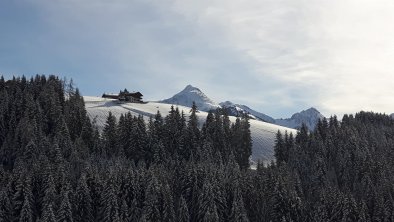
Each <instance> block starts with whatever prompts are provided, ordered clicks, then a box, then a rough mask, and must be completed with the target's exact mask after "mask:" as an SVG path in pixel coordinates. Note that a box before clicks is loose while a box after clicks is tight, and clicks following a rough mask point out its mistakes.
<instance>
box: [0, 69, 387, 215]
mask: <svg viewBox="0 0 394 222" xmlns="http://www.w3.org/2000/svg"><path fill="white" fill-rule="evenodd" d="M197 112H198V107H196V106H195V105H194V106H193V107H192V108H191V110H190V114H189V115H188V117H186V115H185V114H184V113H182V112H180V111H179V110H178V109H177V108H175V107H172V108H171V110H170V112H169V113H168V114H165V115H164V114H163V116H162V114H161V113H159V112H158V113H157V114H156V115H154V116H152V117H151V118H150V119H149V121H144V118H143V117H142V116H132V115H131V114H130V113H125V114H124V115H121V116H120V118H119V119H116V118H115V117H114V116H113V115H112V114H111V113H109V114H108V117H107V120H106V124H105V127H104V129H103V130H102V131H99V130H98V128H97V126H96V125H95V123H94V121H91V120H90V119H89V117H88V115H87V112H86V109H85V106H84V101H83V97H82V96H81V95H80V92H79V90H78V89H77V88H75V87H74V86H73V83H72V82H67V81H64V80H61V79H59V77H56V76H40V75H37V76H35V77H33V78H31V79H29V80H27V79H26V78H25V77H14V78H13V79H11V80H7V81H5V80H4V78H3V77H1V78H0V221H12V222H14V221H20V222H25V221H26V222H33V221H61V222H63V221H88V222H89V221H103V222H104V221H115V222H116V221H127V222H128V221H130V222H134V221H393V220H394V215H393V212H394V209H393V208H394V200H393V191H394V181H393V180H394V177H393V176H392V175H393V171H394V161H393V160H394V152H393V148H394V121H393V120H392V119H391V118H390V117H388V116H387V115H384V114H377V113H372V112H360V113H357V114H355V115H345V116H344V117H343V118H342V120H341V121H339V120H337V118H336V117H335V116H334V117H331V118H329V119H323V120H321V121H319V122H318V125H317V127H316V128H315V129H314V130H313V131H309V130H308V129H307V128H306V127H305V126H303V127H302V128H301V129H300V130H299V132H298V133H297V135H293V134H288V133H281V132H278V133H277V138H276V143H275V147H274V150H275V157H276V161H273V162H271V163H269V164H263V163H259V164H258V166H257V169H256V170H251V169H250V168H249V157H250V155H251V146H252V140H251V137H250V125H249V120H248V118H247V116H243V117H241V118H237V119H236V121H235V122H234V123H232V122H230V121H229V118H228V115H227V114H226V112H224V111H222V110H217V111H211V112H209V114H208V116H207V118H206V119H205V121H204V123H203V125H202V127H200V125H199V120H198V117H197V115H196V113H197Z"/></svg>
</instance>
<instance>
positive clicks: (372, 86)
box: [176, 0, 394, 114]
mask: <svg viewBox="0 0 394 222" xmlns="http://www.w3.org/2000/svg"><path fill="white" fill-rule="evenodd" d="M176 5H177V7H176V9H177V10H179V11H180V12H183V14H185V15H189V16H190V17H191V18H198V20H199V21H200V22H203V24H202V26H214V27H220V28H219V29H220V30H221V32H224V34H222V35H225V36H226V37H225V39H226V40H228V41H229V42H231V44H230V45H233V47H236V48H237V49H238V50H239V52H242V53H244V56H247V57H250V58H251V59H252V60H254V64H255V75H257V76H259V77H261V78H264V77H265V78H272V79H275V80H277V81H278V82H279V83H278V87H279V88H280V87H283V86H284V88H289V86H288V85H295V86H296V87H299V88H298V89H297V88H295V89H292V90H290V92H289V91H287V92H286V90H283V91H280V90H279V93H278V92H276V93H274V94H276V97H277V98H278V99H279V100H281V101H278V102H279V103H283V104H287V105H289V106H290V105H292V102H291V101H292V99H291V98H292V95H291V91H297V90H304V91H305V94H304V96H305V101H304V102H305V103H309V104H310V105H315V106H317V107H319V108H320V109H323V111H324V112H325V113H326V114H333V113H337V114H343V113H344V112H356V111H359V110H361V109H364V110H376V111H381V112H390V111H394V97H392V95H394V87H393V86H392V85H393V84H394V77H393V75H394V73H393V72H394V63H393V58H394V57H393V53H394V41H393V39H394V27H393V26H392V25H391V24H392V23H393V22H394V14H393V13H392V12H393V10H394V2H392V1H384V0H382V1H380V0H378V1H368V0H362V1H359V0H348V1H342V0H334V1H303V0H297V1H294V0H282V1H271V0H258V1H243V0H234V1H225V0H217V1H198V3H197V5H196V4H193V1H185V0H179V1H176ZM280 92H282V93H283V94H281V93H280ZM286 93H290V94H287V95H286ZM263 94H264V93H263ZM308 94H313V95H308Z"/></svg>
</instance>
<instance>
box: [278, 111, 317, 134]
mask: <svg viewBox="0 0 394 222" xmlns="http://www.w3.org/2000/svg"><path fill="white" fill-rule="evenodd" d="M322 118H324V116H323V115H322V114H321V113H320V112H319V111H318V110H317V109H315V108H313V107H312V108H309V109H307V110H303V111H301V112H299V113H295V114H293V115H292V116H291V118H288V119H276V120H275V124H278V125H281V126H286V127H290V128H294V129H298V128H300V127H301V125H302V123H305V124H306V126H307V127H308V129H310V130H313V129H314V128H315V126H316V124H317V122H318V120H319V119H322Z"/></svg>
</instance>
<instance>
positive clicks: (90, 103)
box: [84, 96, 296, 162]
mask: <svg viewBox="0 0 394 222" xmlns="http://www.w3.org/2000/svg"><path fill="white" fill-rule="evenodd" d="M84 100H85V106H86V110H87V112H88V115H89V117H90V118H91V119H92V120H93V121H95V122H96V124H97V126H98V127H99V129H100V130H101V129H103V127H104V125H105V121H106V117H107V115H108V112H109V111H111V113H112V114H113V115H114V116H116V117H117V118H119V117H120V115H121V114H122V113H126V112H131V114H133V115H143V116H144V118H145V120H148V119H149V116H153V115H155V114H156V113H157V111H160V113H161V114H162V115H167V114H168V112H169V111H170V108H171V104H165V103H159V102H148V103H146V104H139V103H119V102H118V101H117V100H112V99H103V98H100V97H90V96H85V97H84ZM177 107H178V108H179V109H180V110H181V111H184V113H185V114H186V116H188V115H189V111H190V108H189V107H185V106H181V105H178V106H177ZM206 116H207V112H204V111H200V112H199V113H198V117H199V121H200V125H202V123H203V122H204V121H205V118H206ZM235 119H236V117H230V120H231V121H235ZM250 126H251V127H250V129H251V135H252V140H253V148H252V157H251V160H252V162H257V161H258V160H261V161H271V160H273V158H274V151H273V146H274V142H275V135H276V132H277V131H278V130H280V131H281V132H285V131H288V132H293V134H295V133H296V130H294V129H290V128H286V127H282V126H278V125H274V124H270V123H265V122H262V121H258V120H250Z"/></svg>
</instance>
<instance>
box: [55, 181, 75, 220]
mask: <svg viewBox="0 0 394 222" xmlns="http://www.w3.org/2000/svg"><path fill="white" fill-rule="evenodd" d="M61 196H62V199H61V202H60V206H59V209H58V210H57V213H56V216H57V221H58V222H73V215H72V209H71V204H70V199H69V191H68V190H67V188H66V189H64V190H63V191H62V195H61Z"/></svg>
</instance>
